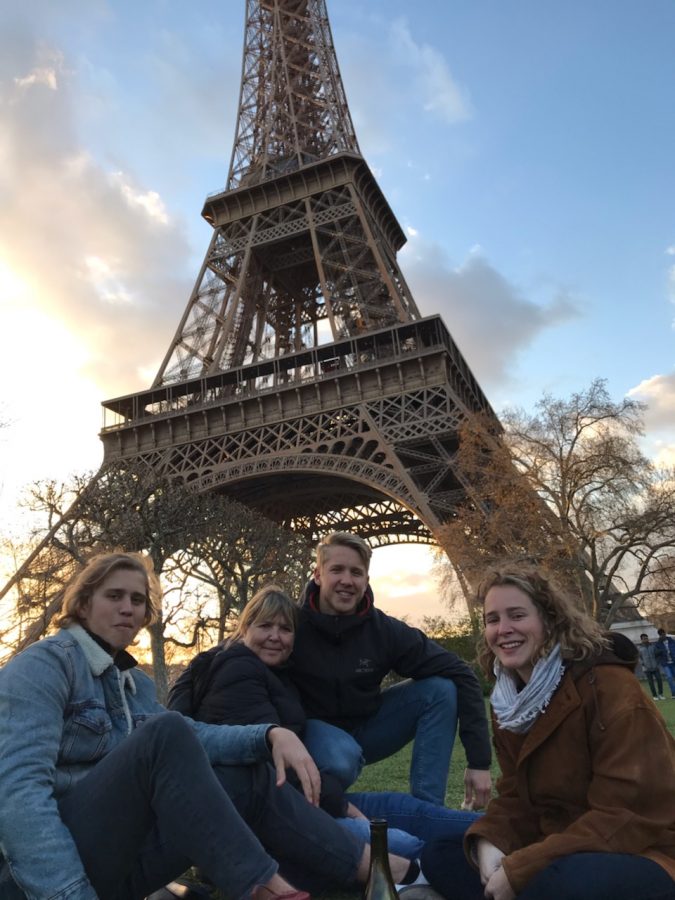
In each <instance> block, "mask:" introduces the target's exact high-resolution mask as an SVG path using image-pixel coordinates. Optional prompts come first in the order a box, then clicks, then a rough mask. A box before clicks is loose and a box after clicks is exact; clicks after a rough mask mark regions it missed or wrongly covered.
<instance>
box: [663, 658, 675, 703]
mask: <svg viewBox="0 0 675 900" xmlns="http://www.w3.org/2000/svg"><path fill="white" fill-rule="evenodd" d="M661 669H662V671H663V674H664V675H665V677H666V681H667V682H668V687H669V688H670V693H671V694H672V695H673V697H675V663H666V664H665V665H662V666H661Z"/></svg>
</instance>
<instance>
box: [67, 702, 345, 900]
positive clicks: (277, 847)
mask: <svg viewBox="0 0 675 900" xmlns="http://www.w3.org/2000/svg"><path fill="white" fill-rule="evenodd" d="M223 788H225V790H223ZM229 793H231V794H232V798H230V797H229V796H228V794H229ZM59 808H60V812H61V816H62V818H63V821H64V822H65V824H66V825H67V826H68V828H69V829H70V831H71V833H72V835H73V838H74V840H75V843H76V844H77V848H78V851H79V853H80V857H81V859H82V862H83V865H84V867H85V869H86V871H87V874H88V876H89V879H90V880H91V882H92V884H93V886H94V888H95V890H96V892H97V894H98V896H99V897H100V898H101V900H141V898H143V897H145V896H146V895H147V894H149V893H151V892H152V891H154V890H156V889H158V888H160V887H162V885H164V884H166V883H167V882H169V881H171V880H172V879H174V878H175V877H176V876H178V875H180V874H181V873H182V872H184V871H185V870H186V869H187V868H189V867H190V866H191V865H195V866H198V867H199V869H200V870H201V871H202V872H203V873H204V875H205V876H206V877H207V878H208V879H209V880H210V881H211V882H212V883H213V884H214V885H216V887H218V888H219V889H220V890H221V891H223V892H224V894H225V896H226V897H228V898H233V900H238V898H242V897H245V896H247V895H248V894H249V893H250V891H251V890H252V888H253V887H254V886H255V885H256V884H264V883H265V882H267V881H269V879H270V878H271V877H272V875H273V874H274V873H275V872H276V871H277V863H276V862H275V860H274V859H273V858H271V856H270V855H268V853H267V852H266V850H265V849H264V848H263V846H262V843H261V841H262V842H263V843H264V844H266V849H267V850H268V851H269V853H270V854H271V855H272V856H274V857H275V858H276V859H277V860H279V862H280V863H281V862H282V860H283V861H287V862H288V864H289V867H292V866H293V865H294V864H296V863H299V862H300V861H302V862H303V863H304V864H305V866H306V867H307V868H308V869H310V870H311V867H312V866H313V865H317V866H320V867H321V868H320V869H319V871H320V872H322V873H326V875H327V876H331V875H332V876H334V877H335V878H336V879H341V878H344V881H345V882H349V881H350V880H352V879H353V877H354V873H355V871H356V867H357V864H358V860H359V858H360V855H361V849H362V845H361V844H360V843H359V842H358V841H356V840H355V839H354V838H353V837H352V836H351V835H347V834H344V833H343V832H342V830H341V829H340V828H339V826H338V825H337V824H336V823H335V822H334V821H333V820H332V819H331V818H330V816H327V815H326V814H325V813H323V812H322V811H321V810H318V809H315V808H314V807H311V806H310V805H309V804H308V803H307V801H306V800H305V799H304V797H303V796H302V795H301V794H299V793H298V792H297V791H296V790H294V789H293V788H291V787H290V786H288V785H285V786H284V787H282V788H277V787H276V785H275V773H274V769H273V768H272V767H271V766H270V765H268V764H265V763H260V764H257V765H251V766H219V767H216V768H215V769H214V768H212V767H211V765H210V763H209V760H208V758H207V756H206V754H205V752H204V750H203V748H202V746H201V744H200V743H199V741H198V739H197V737H196V736H195V734H194V732H193V731H192V729H191V727H190V725H189V724H188V723H187V721H186V719H184V718H183V716H181V715H180V714H179V713H170V712H167V713H166V714H165V715H159V716H155V717H153V718H151V719H149V720H148V721H147V722H146V723H144V724H143V725H142V726H141V727H140V728H138V729H137V730H136V731H135V732H134V733H133V734H132V735H131V736H130V737H129V738H127V739H126V740H125V741H124V742H123V743H122V744H120V745H119V746H118V747H117V748H116V749H115V750H113V751H112V752H111V753H109V754H108V756H106V757H105V758H104V759H103V760H101V762H100V763H98V764H97V765H96V767H95V768H94V769H93V770H92V771H91V772H90V773H89V774H88V775H87V776H86V778H84V779H82V781H80V782H78V784H76V785H75V787H74V788H73V789H72V790H71V791H69V792H68V794H66V796H65V797H64V798H62V800H61V801H60V803H59ZM242 818H245V819H246V820H247V822H248V824H249V825H250V826H251V828H252V829H254V830H256V831H257V832H258V835H259V838H260V840H259V839H258V837H256V835H254V834H253V832H252V831H251V828H249V827H248V825H247V824H245V822H244V821H242ZM305 829H306V830H305Z"/></svg>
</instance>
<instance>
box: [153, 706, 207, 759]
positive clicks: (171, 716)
mask: <svg viewBox="0 0 675 900" xmlns="http://www.w3.org/2000/svg"><path fill="white" fill-rule="evenodd" d="M138 733H139V737H140V738H141V739H142V740H144V741H146V742H148V743H151V744H152V745H153V746H154V747H157V748H161V752H162V753H170V752H171V751H173V750H175V749H179V751H180V753H181V754H184V753H186V752H189V750H188V748H189V747H190V746H195V747H199V748H200V749H201V744H200V743H199V740H198V739H197V736H196V735H195V733H194V731H193V730H192V728H191V726H190V724H189V722H188V720H187V719H186V718H185V716H183V715H181V714H180V713H177V712H165V713H160V714H158V715H156V716H151V717H150V718H149V719H147V720H146V721H145V722H144V723H143V724H142V725H141V727H140V729H139V732H138Z"/></svg>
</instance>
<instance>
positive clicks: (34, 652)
mask: <svg viewBox="0 0 675 900" xmlns="http://www.w3.org/2000/svg"><path fill="white" fill-rule="evenodd" d="M77 655H83V654H82V651H81V649H80V647H79V645H78V643H77V641H75V640H73V637H72V636H71V635H70V634H69V633H68V632H67V631H59V632H58V633H57V634H53V635H50V636H49V637H46V638H43V639H42V640H40V641H36V642H35V643H34V644H31V645H30V646H28V647H26V649H25V650H22V651H21V652H20V653H17V655H16V656H14V657H12V659H10V660H9V662H7V663H6V664H5V665H4V666H3V667H2V669H0V675H7V674H10V675H11V674H12V673H13V672H15V671H19V670H20V669H22V668H24V667H27V668H33V667H35V666H37V665H53V666H59V665H61V666H63V665H64V664H65V663H66V661H67V659H68V657H69V656H77Z"/></svg>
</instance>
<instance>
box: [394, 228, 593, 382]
mask: <svg viewBox="0 0 675 900" xmlns="http://www.w3.org/2000/svg"><path fill="white" fill-rule="evenodd" d="M400 259H401V264H402V268H403V271H404V274H405V276H406V278H407V280H408V282H409V283H410V287H411V290H412V292H413V296H414V297H415V300H416V303H417V305H418V307H419V308H420V312H421V313H422V315H431V314H433V313H440V315H442V317H443V320H444V322H445V324H446V325H447V327H448V329H449V331H450V334H451V335H452V337H453V339H454V340H455V342H456V343H457V345H458V347H459V348H460V350H461V351H462V353H463V355H464V356H465V358H466V360H467V362H468V363H469V365H470V366H471V369H472V370H473V372H474V374H475V375H476V377H477V378H478V380H479V381H480V383H481V385H482V386H483V388H484V389H485V390H488V392H489V389H490V388H491V387H499V386H502V385H503V384H504V382H505V381H508V380H509V379H510V378H511V377H512V373H513V371H514V369H515V364H516V362H517V360H518V357H519V355H520V354H521V353H522V352H524V351H525V350H526V348H528V347H529V346H530V345H531V344H532V343H533V342H534V340H535V339H536V338H537V336H538V335H539V334H541V333H542V332H543V331H544V330H546V329H549V328H554V327H556V326H557V325H560V324H562V323H564V322H567V321H569V320H570V319H572V318H574V317H576V316H578V315H579V311H578V309H577V307H576V306H575V303H574V301H573V299H572V298H570V297H569V296H568V295H567V293H566V292H565V291H564V290H562V289H560V290H559V291H558V293H557V294H555V295H554V296H552V297H551V299H550V302H549V303H548V305H547V306H541V305H539V304H537V303H533V302H532V301H531V300H528V299H527V297H526V296H524V295H523V293H522V291H521V290H520V289H519V288H518V287H517V286H516V285H514V284H512V283H511V282H510V281H509V280H508V279H507V278H506V277H505V276H504V275H502V274H501V273H500V272H499V271H498V270H497V269H496V268H495V267H494V266H493V265H491V263H490V262H489V260H488V259H487V258H486V256H485V255H484V253H483V251H482V249H481V247H480V246H478V245H475V246H473V247H472V248H471V250H470V252H469V254H468V256H467V258H466V259H465V261H464V262H463V263H461V264H460V265H458V266H454V267H453V266H452V265H451V264H450V262H449V261H448V259H447V257H446V255H445V251H444V250H443V248H442V247H440V246H438V245H437V244H434V243H431V242H428V241H425V240H424V239H423V238H420V237H419V236H417V237H413V238H412V239H411V241H410V242H409V243H408V244H407V245H406V248H405V250H404V251H403V253H402V254H401V255H400Z"/></svg>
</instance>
